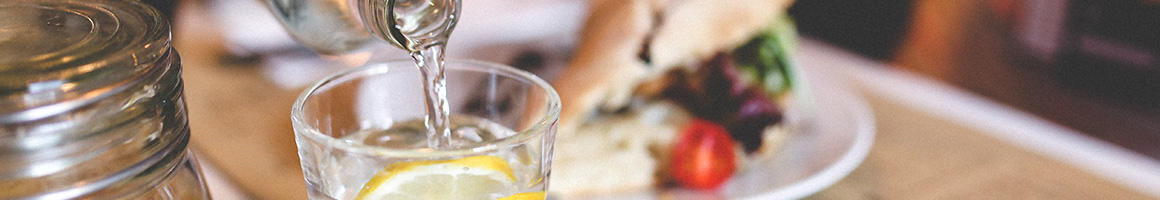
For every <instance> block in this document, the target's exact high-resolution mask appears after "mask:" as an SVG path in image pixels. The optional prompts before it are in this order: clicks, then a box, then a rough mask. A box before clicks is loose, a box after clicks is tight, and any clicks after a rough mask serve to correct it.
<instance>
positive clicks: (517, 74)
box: [290, 59, 561, 158]
mask: <svg viewBox="0 0 1160 200" xmlns="http://www.w3.org/2000/svg"><path fill="white" fill-rule="evenodd" d="M446 63H447V64H446V65H444V66H445V67H447V68H446V69H448V70H452V69H455V70H465V71H470V70H473V69H471V68H469V67H464V66H484V67H486V68H487V69H488V70H497V71H495V72H497V73H502V74H505V75H507V76H510V77H512V78H517V79H521V81H528V82H530V83H531V84H533V85H535V86H536V87H538V88H540V89H542V90H543V91H544V96H546V98H545V99H544V100H545V101H546V102H545V104H544V107H546V108H545V109H546V110H545V112H544V115H545V116H543V117H540V119H539V120H536V121H535V122H534V123H533V124H532V125H530V126H528V127H527V128H524V129H521V130H514V131H515V132H516V134H515V135H511V136H508V137H504V138H501V139H499V140H497V141H494V142H490V143H487V144H486V145H481V146H470V147H459V148H448V149H430V148H409V149H408V148H388V147H380V146H371V145H364V144H353V143H348V142H343V141H341V140H339V139H337V138H334V137H331V136H329V135H325V134H322V133H321V132H320V131H318V128H316V127H314V126H311V125H310V123H309V122H308V121H307V119H306V116H305V114H303V113H304V112H303V105H305V103H306V100H307V99H308V98H310V96H311V94H313V93H314V92H315V91H317V90H318V89H320V88H322V87H324V86H327V85H328V84H329V83H332V82H335V81H340V80H344V79H350V78H351V76H357V75H360V74H359V73H360V72H367V71H371V70H374V69H375V68H383V67H397V66H407V67H414V65H415V63H414V61H412V60H393V61H387V62H380V63H368V64H366V65H363V66H361V67H358V68H354V69H349V70H345V71H342V72H339V73H337V74H334V75H331V76H329V77H327V78H324V79H322V80H321V81H318V82H317V83H315V84H314V85H313V86H310V87H309V88H308V89H306V90H305V91H303V92H302V93H301V94H300V95H298V98H297V99H296V100H295V101H294V105H293V107H292V108H291V111H290V118H291V120H292V121H293V124H294V126H295V129H299V128H305V129H308V132H307V133H301V132H300V131H297V130H296V131H295V133H294V134H296V135H303V136H305V138H307V139H309V140H312V141H314V142H321V143H323V144H326V145H329V146H333V147H336V148H341V149H346V150H349V151H352V152H356V153H362V154H368V155H377V156H387V157H394V158H429V157H460V156H467V155H473V154H479V153H484V152H493V151H496V150H499V149H502V148H505V147H510V146H512V145H516V144H521V143H525V141H528V140H531V139H533V138H535V137H536V136H541V135H543V134H548V133H547V132H549V131H554V130H549V129H550V128H552V127H553V126H554V125H555V123H558V121H559V117H560V109H561V106H560V96H559V94H557V93H556V89H555V88H553V87H552V85H551V84H548V82H547V81H544V80H543V79H540V78H539V77H538V76H536V75H534V74H532V73H530V72H527V71H523V70H519V69H516V68H514V67H511V66H507V65H503V64H498V63H491V62H484V61H475V60H450V59H449V60H447V61H446ZM379 74H381V73H379ZM299 126H301V127H299Z"/></svg>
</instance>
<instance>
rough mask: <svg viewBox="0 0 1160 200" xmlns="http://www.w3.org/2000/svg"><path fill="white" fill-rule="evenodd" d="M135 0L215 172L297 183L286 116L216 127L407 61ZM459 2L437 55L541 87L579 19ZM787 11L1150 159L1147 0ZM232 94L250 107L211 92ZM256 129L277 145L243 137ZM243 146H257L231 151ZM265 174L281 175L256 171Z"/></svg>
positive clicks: (226, 0) (1154, 135)
mask: <svg viewBox="0 0 1160 200" xmlns="http://www.w3.org/2000/svg"><path fill="white" fill-rule="evenodd" d="M144 1H145V2H149V3H151V4H154V5H155V6H157V7H159V8H160V9H161V10H163V11H164V12H166V13H169V14H168V15H169V16H170V17H171V18H172V20H173V21H174V24H175V28H174V37H175V43H176V44H175V46H176V47H177V48H178V49H179V51H180V52H181V53H182V54H183V57H184V58H186V59H185V60H184V62H185V66H186V71H187V72H186V76H185V78H186V81H187V86H186V87H187V89H186V90H187V92H188V93H189V94H190V95H189V97H188V99H189V100H188V101H189V107H191V109H190V110H191V111H190V113H191V114H190V115H191V124H192V125H191V126H193V127H197V128H198V129H195V130H193V131H194V138H193V140H194V142H195V144H197V145H198V147H200V149H201V151H202V152H203V154H204V155H206V156H208V157H211V158H210V160H214V161H215V163H217V165H219V167H220V168H226V169H243V170H241V171H243V172H245V173H268V174H279V173H301V172H300V170H299V169H298V168H297V167H298V166H297V158H296V155H293V154H292V153H290V154H288V153H286V152H294V146H293V138H292V137H290V134H291V133H292V130H290V125H289V119H277V120H270V121H269V122H265V121H263V122H242V121H238V120H230V119H223V118H221V117H220V116H237V115H243V116H241V117H249V118H262V117H268V116H289V107H290V106H289V105H290V102H291V101H293V98H294V97H295V96H296V95H297V92H298V91H300V90H301V89H302V88H303V87H305V86H306V85H308V84H310V83H312V82H314V81H315V80H318V79H320V78H322V77H323V76H325V75H327V74H330V73H333V72H336V71H338V70H341V69H345V68H349V67H352V66H357V65H359V64H361V63H363V62H366V61H367V60H382V59H394V58H407V55H405V54H404V53H403V52H402V51H401V50H397V49H394V48H393V47H389V46H386V45H385V44H384V45H379V46H376V47H373V48H372V50H370V51H367V52H362V53H353V54H349V55H341V56H319V55H317V54H315V53H314V52H312V51H310V50H309V49H307V48H306V47H304V46H302V45H299V44H297V43H295V42H294V41H293V40H292V39H291V38H290V36H288V35H287V34H286V33H285V32H284V31H283V29H282V28H281V26H280V25H279V24H278V22H277V21H275V19H274V18H273V16H272V15H271V14H270V13H269V10H268V8H266V7H265V5H264V3H265V1H259V0H144ZM464 4H465V6H464V7H465V8H464V11H463V12H464V18H462V19H463V21H461V23H460V25H459V27H458V28H457V30H456V34H455V36H454V37H452V38H453V39H452V41H451V44H452V45H451V46H450V47H449V49H448V51H449V52H448V55H450V56H449V57H459V58H473V59H480V60H486V61H492V62H501V63H508V64H511V65H513V66H517V67H521V68H524V69H528V70H530V71H533V72H536V73H538V74H539V75H541V76H543V77H545V78H546V79H551V78H552V77H553V76H555V71H554V70H553V69H558V67H559V66H562V65H563V64H564V63H565V62H566V60H567V59H568V56H569V55H570V53H571V51H572V49H571V47H572V46H573V44H574V43H575V41H574V38H575V34H576V33H577V31H579V26H580V24H581V22H582V20H583V18H584V17H585V15H586V14H585V12H584V11H585V9H586V8H585V6H586V3H585V1H584V0H504V1H464ZM790 14H791V15H792V16H793V18H794V19H795V21H796V23H797V25H798V28H799V31H800V33H801V34H802V35H803V36H804V37H806V38H811V39H813V40H817V41H822V42H824V43H826V44H829V45H833V46H837V47H840V48H842V49H844V50H847V51H850V52H854V53H856V54H857V55H860V56H862V57H865V58H867V59H870V60H874V61H877V62H881V63H884V65H881V66H882V67H886V68H894V69H899V70H903V71H908V72H912V73H914V74H919V75H922V76H924V77H928V78H931V79H934V80H937V81H939V82H942V83H945V84H948V85H951V86H954V87H957V88H961V89H963V90H966V91H969V92H971V93H973V94H975V95H979V96H982V97H985V98H987V99H990V100H993V101H995V102H998V103H1001V104H1003V105H1006V106H1010V107H1013V108H1016V109H1018V110H1021V111H1025V112H1028V113H1031V114H1034V115H1035V116H1038V117H1040V118H1043V119H1045V120H1047V121H1050V122H1054V123H1057V124H1059V125H1061V126H1063V127H1066V128H1069V129H1073V130H1076V131H1077V132H1080V133H1082V134H1085V135H1088V136H1091V137H1093V138H1098V139H1099V140H1102V141H1106V142H1109V143H1112V144H1115V145H1118V146H1120V147H1123V148H1126V149H1128V150H1131V151H1133V152H1136V153H1139V154H1141V155H1145V156H1147V157H1150V158H1152V159H1160V145H1155V144H1158V143H1160V20H1158V19H1160V1H1158V0H953V1H947V0H797V2H796V3H795V4H794V5H793V7H791V9H790ZM513 22H519V23H513ZM561 38H565V39H561ZM568 38H572V39H568ZM372 52H373V53H372ZM203 66H213V67H203ZM207 80H212V81H207ZM222 80H225V81H222ZM233 93H240V94H246V95H249V96H250V97H251V98H243V99H236V98H230V97H227V96H218V95H214V94H233ZM269 105H276V106H269ZM198 108H214V109H200V110H199V109H198ZM220 110H227V111H229V112H226V111H220ZM226 127H228V128H226ZM236 127H243V128H241V129H238V128H236ZM258 132H274V133H284V135H261V134H259V135H254V134H245V133H258ZM252 141H268V143H266V142H260V143H261V144H256V145H248V144H240V143H252ZM246 146H257V147H246ZM259 147H260V148H259ZM255 151H257V153H262V152H263V151H269V153H270V154H276V155H279V156H275V157H274V158H258V159H257V160H256V161H255V158H252V157H248V156H245V154H240V153H237V152H255ZM254 162H257V163H256V164H255V163H254ZM269 163H274V164H279V166H289V167H282V168H273V169H271V168H270V167H260V166H265V165H264V164H269ZM235 173H236V172H235ZM262 177H266V178H275V177H276V176H274V175H270V176H264V175H261V174H256V175H254V176H246V177H236V176H235V177H234V179H235V180H234V181H236V182H239V183H241V184H247V183H257V182H275V183H273V184H282V183H279V182H300V181H301V176H298V177H296V178H295V177H293V176H289V177H290V178H285V179H282V178H276V179H278V180H265V179H263V178H262ZM282 177H285V176H282ZM285 184H289V185H294V183H285ZM297 184H301V183H297ZM288 188H294V187H293V186H289V187H288ZM297 188H302V187H297ZM255 193H268V194H258V196H264V197H286V198H291V197H293V195H290V196H286V195H282V196H279V195H280V194H278V192H276V191H265V192H263V191H256V192H255ZM275 199H283V198H275Z"/></svg>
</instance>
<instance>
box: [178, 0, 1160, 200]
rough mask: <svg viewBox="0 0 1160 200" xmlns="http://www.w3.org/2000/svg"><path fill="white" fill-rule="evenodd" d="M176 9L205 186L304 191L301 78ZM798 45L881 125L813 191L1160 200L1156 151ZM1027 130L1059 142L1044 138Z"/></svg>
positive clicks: (228, 193)
mask: <svg viewBox="0 0 1160 200" xmlns="http://www.w3.org/2000/svg"><path fill="white" fill-rule="evenodd" d="M186 7H190V6H186ZM199 8H200V7H199ZM182 16H183V18H181V19H183V21H181V23H179V24H178V25H177V27H176V34H175V37H176V41H175V46H176V47H177V48H178V50H179V52H181V54H182V58H183V62H184V67H185V74H184V78H185V81H186V84H185V87H186V88H185V91H186V101H187V102H188V108H189V113H190V123H191V124H190V126H191V129H192V132H193V143H194V148H195V149H196V150H197V152H198V156H199V157H200V159H201V160H202V165H203V168H206V169H207V171H208V172H209V173H210V174H209V175H208V176H209V177H210V179H211V183H210V184H211V185H210V186H211V192H212V193H213V195H214V196H215V197H216V198H217V199H280V200H289V199H305V185H304V184H303V179H302V175H301V170H300V168H299V163H298V160H297V154H296V150H295V145H294V140H293V130H292V129H291V126H290V119H289V111H290V105H291V103H292V101H293V100H294V98H295V97H296V95H297V94H298V93H299V92H300V91H301V89H302V88H285V87H284V86H280V85H279V84H276V83H275V82H274V81H272V80H271V79H270V78H269V77H268V76H267V75H266V74H268V73H271V71H269V70H270V69H264V68H261V67H257V66H259V65H260V63H256V62H249V61H247V60H244V59H243V60H238V59H223V58H225V56H224V55H226V53H225V51H224V49H225V47H224V45H223V43H222V39H221V36H220V35H219V32H217V30H215V28H216V26H215V25H214V24H213V23H214V22H213V21H212V20H207V19H206V17H205V12H204V10H200V9H185V10H184V12H182ZM801 48H802V50H801V55H800V56H799V58H800V61H801V62H802V63H803V66H807V67H815V66H816V67H824V68H826V70H825V71H827V72H828V73H835V74H836V76H840V77H843V78H845V79H847V80H848V83H849V86H850V87H853V88H856V90H858V91H860V92H862V94H863V96H864V97H865V98H866V99H867V101H868V102H869V103H870V106H871V107H872V109H873V111H874V116H875V117H876V118H877V126H878V131H877V137H876V140H875V142H874V146H873V148H872V151H871V152H870V154H869V156H868V157H867V159H866V160H865V162H863V163H862V164H861V166H860V167H858V168H857V169H856V170H855V171H854V172H853V173H852V174H850V175H849V176H848V177H847V178H845V179H843V180H842V181H840V182H838V183H837V184H836V185H834V186H832V187H830V188H829V189H826V190H824V191H822V192H820V193H818V194H815V195H813V196H810V197H809V198H810V199H880V198H882V199H979V198H983V199H996V198H997V199H1156V198H1160V196H1157V195H1160V183H1158V182H1160V165H1158V164H1157V162H1156V161H1155V160H1151V159H1147V158H1144V157H1142V156H1139V155H1136V154H1133V153H1130V152H1128V151H1125V150H1123V149H1117V148H1115V147H1109V146H1110V145H1107V144H1106V143H1102V142H1099V141H1096V140H1093V139H1090V138H1086V137H1082V136H1077V135H1081V134H1075V133H1074V132H1073V131H1070V130H1067V129H1064V128H1061V127H1059V126H1055V125H1052V124H1050V123H1047V122H1045V121H1043V120H1041V119H1038V118H1035V117H1031V116H1030V115H1026V114H1021V112H1020V111H1017V110H1014V109H1011V108H1007V107H1003V106H1000V105H998V104H995V103H993V102H990V101H989V100H986V99H982V98H980V97H978V96H975V95H972V94H970V93H965V92H962V91H960V90H958V89H956V88H953V87H949V86H946V85H943V84H942V83H939V82H934V81H929V80H925V79H923V78H921V77H917V76H914V75H912V74H909V73H905V72H901V71H898V70H895V69H891V68H889V67H883V65H881V64H880V63H876V62H871V61H866V60H864V59H861V58H859V57H857V56H854V55H852V54H848V53H845V52H843V51H841V50H837V49H834V48H832V47H828V46H826V45H824V44H821V43H817V42H812V41H808V40H807V41H806V42H805V43H803V45H802V47H801ZM963 107H965V108H967V109H966V110H968V111H964V109H963ZM972 108H978V109H981V111H977V112H969V110H971V109H972ZM991 114H994V115H991ZM990 118H995V119H994V120H990V121H988V120H986V119H990ZM1028 138H1032V139H1028ZM1034 138H1049V139H1050V138H1057V139H1058V138H1065V139H1067V140H1062V142H1060V141H1059V140H1051V141H1045V142H1043V144H1048V145H1046V146H1045V145H1043V144H1040V143H1038V142H1035V141H1034V140H1035V139H1034ZM1052 149H1055V150H1052ZM1060 149H1062V150H1060ZM1085 152H1086V153H1085ZM1090 152H1096V153H1094V154H1093V153H1090ZM1072 154H1074V155H1072ZM1103 162H1106V163H1103ZM1105 165H1106V166H1105Z"/></svg>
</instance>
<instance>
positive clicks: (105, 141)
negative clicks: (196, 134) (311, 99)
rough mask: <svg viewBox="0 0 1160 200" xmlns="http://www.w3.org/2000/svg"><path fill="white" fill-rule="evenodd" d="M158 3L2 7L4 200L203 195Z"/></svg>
mask: <svg viewBox="0 0 1160 200" xmlns="http://www.w3.org/2000/svg"><path fill="white" fill-rule="evenodd" d="M169 41H170V27H169V23H168V22H167V21H166V19H165V18H164V17H163V16H162V15H161V13H159V12H157V11H156V10H154V9H153V8H151V7H149V6H148V5H145V4H142V3H140V2H138V1H123V0H86V1H74V0H5V1H0V199H209V195H208V193H207V192H206V188H205V184H204V182H203V180H202V176H201V173H200V172H199V171H198V165H197V160H196V159H195V158H194V157H193V155H192V154H191V153H190V151H189V150H188V149H187V146H188V144H189V137H190V132H189V127H188V123H187V118H186V111H185V101H184V98H183V95H182V93H183V92H182V90H183V83H182V79H181V61H180V57H179V56H178V55H177V51H176V50H174V49H173V48H172V47H171V46H170V45H169Z"/></svg>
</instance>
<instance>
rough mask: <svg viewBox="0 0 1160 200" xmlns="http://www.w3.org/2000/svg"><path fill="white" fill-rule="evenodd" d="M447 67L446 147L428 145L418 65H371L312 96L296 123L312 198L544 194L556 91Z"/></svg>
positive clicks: (520, 79)
mask: <svg viewBox="0 0 1160 200" xmlns="http://www.w3.org/2000/svg"><path fill="white" fill-rule="evenodd" d="M445 66H446V70H445V73H446V76H447V90H446V92H447V96H448V99H449V101H450V102H449V104H448V105H449V106H448V107H447V108H449V109H451V123H452V137H451V138H450V140H451V146H450V147H447V148H438V149H436V148H430V147H428V146H427V132H426V129H425V128H424V127H425V126H424V124H423V122H424V121H423V119H425V116H426V110H425V107H424V106H425V103H424V94H423V91H422V88H423V87H421V81H420V77H421V76H420V75H419V73H420V71H419V69H418V68H417V67H416V66H415V63H414V61H411V60H399V61H391V62H385V63H371V64H368V65H365V66H362V67H359V68H355V69H351V70H348V71H345V72H341V73H338V74H336V75H333V76H331V77H329V78H326V79H324V80H322V81H320V82H319V83H317V84H315V85H314V86H312V87H310V88H309V89H307V90H306V91H304V92H303V93H302V94H301V95H300V96H299V97H298V99H297V101H296V102H295V103H294V106H293V110H292V111H291V119H292V121H293V125H294V133H295V134H294V135H295V139H296V141H297V144H298V155H299V157H300V158H301V164H302V170H303V172H304V175H305V178H306V185H307V193H308V195H309V197H310V198H311V199H376V198H389V199H448V198H456V197H458V198H460V199H463V198H466V199H497V198H502V197H508V196H513V195H516V196H525V195H532V196H536V195H538V196H542V195H543V194H544V193H543V192H544V191H547V188H548V180H549V179H548V174H549V173H548V172H549V171H550V167H551V165H552V147H553V143H554V138H555V133H556V127H557V120H558V118H559V113H560V99H559V97H558V96H557V94H556V91H555V90H554V89H553V88H552V87H551V86H550V85H548V84H547V83H546V82H545V81H543V80H541V79H540V78H538V77H536V76H535V75H532V74H531V73H528V72H525V71H520V70H518V69H515V68H512V67H509V66H505V65H501V64H494V63H486V62H476V61H448V62H447V63H446V65H445ZM469 193H471V194H469ZM477 194H478V195H477Z"/></svg>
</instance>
